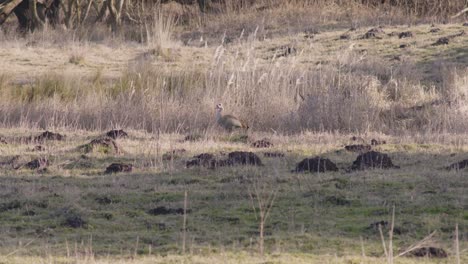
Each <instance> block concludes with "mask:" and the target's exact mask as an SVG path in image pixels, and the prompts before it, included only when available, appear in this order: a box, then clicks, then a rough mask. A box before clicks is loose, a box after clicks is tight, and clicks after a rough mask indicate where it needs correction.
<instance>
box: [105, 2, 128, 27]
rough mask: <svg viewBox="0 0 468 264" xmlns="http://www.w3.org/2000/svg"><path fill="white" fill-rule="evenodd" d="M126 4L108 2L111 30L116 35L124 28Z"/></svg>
mask: <svg viewBox="0 0 468 264" xmlns="http://www.w3.org/2000/svg"><path fill="white" fill-rule="evenodd" d="M116 1H117V2H116ZM124 3H125V0H107V7H108V9H109V13H110V16H111V17H110V19H111V21H110V24H111V29H112V32H114V33H115V32H117V31H119V30H120V28H121V26H122V9H123V6H124Z"/></svg>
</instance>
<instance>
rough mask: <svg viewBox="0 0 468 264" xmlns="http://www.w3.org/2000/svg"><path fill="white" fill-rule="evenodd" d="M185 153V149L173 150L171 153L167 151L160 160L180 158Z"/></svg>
mask: <svg viewBox="0 0 468 264" xmlns="http://www.w3.org/2000/svg"><path fill="white" fill-rule="evenodd" d="M185 152H187V151H186V150H185V149H174V150H172V151H168V152H166V153H164V154H163V156H162V159H163V160H174V159H178V158H180V156H181V155H183V154H184V153H185Z"/></svg>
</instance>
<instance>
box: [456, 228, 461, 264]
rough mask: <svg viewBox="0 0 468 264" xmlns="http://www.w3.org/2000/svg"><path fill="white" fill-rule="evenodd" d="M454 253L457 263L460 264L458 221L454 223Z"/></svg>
mask: <svg viewBox="0 0 468 264" xmlns="http://www.w3.org/2000/svg"><path fill="white" fill-rule="evenodd" d="M455 253H456V258H457V264H460V244H459V241H458V223H457V224H456V225H455Z"/></svg>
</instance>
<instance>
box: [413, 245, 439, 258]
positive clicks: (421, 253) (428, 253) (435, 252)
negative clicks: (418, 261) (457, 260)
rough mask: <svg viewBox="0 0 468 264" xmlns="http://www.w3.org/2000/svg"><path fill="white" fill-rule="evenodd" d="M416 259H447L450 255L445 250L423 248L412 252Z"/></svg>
mask: <svg viewBox="0 0 468 264" xmlns="http://www.w3.org/2000/svg"><path fill="white" fill-rule="evenodd" d="M410 255H411V256H414V257H429V258H447V257H448V254H447V252H446V251H445V250H444V249H443V248H437V247H423V248H418V249H416V250H413V251H411V252H410Z"/></svg>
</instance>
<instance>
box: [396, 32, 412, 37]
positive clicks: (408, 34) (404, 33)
mask: <svg viewBox="0 0 468 264" xmlns="http://www.w3.org/2000/svg"><path fill="white" fill-rule="evenodd" d="M412 37H413V32H411V31H405V32H401V33H400V34H398V38H412Z"/></svg>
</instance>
